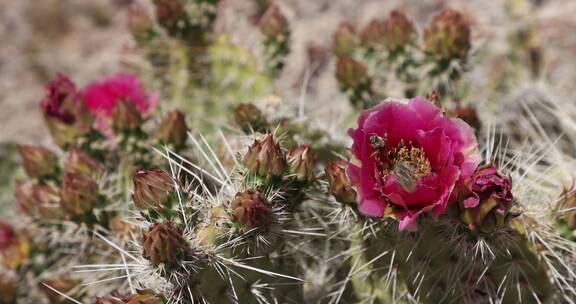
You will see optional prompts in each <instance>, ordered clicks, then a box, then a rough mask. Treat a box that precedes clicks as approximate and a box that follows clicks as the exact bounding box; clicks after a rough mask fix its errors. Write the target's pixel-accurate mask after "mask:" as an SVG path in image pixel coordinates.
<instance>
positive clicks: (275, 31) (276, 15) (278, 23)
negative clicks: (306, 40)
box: [258, 4, 288, 38]
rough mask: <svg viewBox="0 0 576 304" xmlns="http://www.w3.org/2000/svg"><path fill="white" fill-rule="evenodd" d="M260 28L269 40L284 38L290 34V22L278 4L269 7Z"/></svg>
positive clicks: (261, 20) (259, 24)
mask: <svg viewBox="0 0 576 304" xmlns="http://www.w3.org/2000/svg"><path fill="white" fill-rule="evenodd" d="M258 26H259V27H260V31H261V32H262V34H264V36H266V37H268V38H272V37H279V36H283V35H285V34H286V33H287V32H288V21H287V20H286V18H285V17H284V15H282V12H281V11H280V7H279V6H278V5H276V4H272V5H270V7H268V9H267V10H266V12H265V13H264V15H263V16H262V18H261V19H260V22H259V23H258Z"/></svg>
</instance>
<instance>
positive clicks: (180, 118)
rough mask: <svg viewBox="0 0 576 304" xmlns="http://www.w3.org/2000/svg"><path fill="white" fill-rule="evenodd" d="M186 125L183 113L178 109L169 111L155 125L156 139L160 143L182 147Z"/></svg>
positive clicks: (176, 147)
mask: <svg viewBox="0 0 576 304" xmlns="http://www.w3.org/2000/svg"><path fill="white" fill-rule="evenodd" d="M187 132H188V127H187V126H186V119H185V118H184V114H182V112H180V111H172V112H169V113H168V114H166V115H165V116H164V118H162V121H160V123H159V124H158V126H157V130H156V139H157V140H158V141H160V143H162V144H167V145H172V147H173V148H175V149H182V148H183V147H184V146H185V144H186V137H187Z"/></svg>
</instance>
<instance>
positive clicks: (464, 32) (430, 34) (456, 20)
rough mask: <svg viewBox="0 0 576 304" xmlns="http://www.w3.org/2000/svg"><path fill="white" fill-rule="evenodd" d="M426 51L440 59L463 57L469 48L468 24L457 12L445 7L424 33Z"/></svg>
mask: <svg viewBox="0 0 576 304" xmlns="http://www.w3.org/2000/svg"><path fill="white" fill-rule="evenodd" d="M424 47H425V49H426V51H427V52H429V53H431V54H433V55H434V56H436V57H438V58H441V59H463V58H465V57H466V56H467V55H468V51H469V50H470V25H469V24H468V21H466V19H465V18H464V16H463V15H462V14H460V13H459V12H457V11H455V10H452V9H446V10H444V11H442V12H441V13H440V14H439V15H437V16H436V17H434V19H433V20H432V23H430V25H429V26H428V28H427V29H426V31H425V33H424Z"/></svg>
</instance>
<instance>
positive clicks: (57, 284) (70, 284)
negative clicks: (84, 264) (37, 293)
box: [40, 278, 80, 304]
mask: <svg viewBox="0 0 576 304" xmlns="http://www.w3.org/2000/svg"><path fill="white" fill-rule="evenodd" d="M79 284H80V282H79V281H77V280H72V279H70V278H52V279H48V280H45V281H43V282H42V283H40V289H41V290H42V292H43V293H44V294H45V295H46V297H47V298H48V299H49V300H50V303H53V304H66V303H69V300H68V299H66V298H65V297H63V296H62V295H61V294H60V293H63V294H66V295H70V292H71V291H72V290H73V289H74V287H76V286H78V285H79ZM46 285H48V286H50V287H51V288H48V286H46ZM54 290H57V291H58V292H59V293H58V292H56V291H54Z"/></svg>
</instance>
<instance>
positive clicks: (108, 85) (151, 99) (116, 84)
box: [82, 73, 158, 134]
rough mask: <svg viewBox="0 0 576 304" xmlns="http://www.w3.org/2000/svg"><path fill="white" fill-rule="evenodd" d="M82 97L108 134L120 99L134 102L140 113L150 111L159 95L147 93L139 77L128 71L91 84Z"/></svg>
mask: <svg viewBox="0 0 576 304" xmlns="http://www.w3.org/2000/svg"><path fill="white" fill-rule="evenodd" d="M82 98H83V99H84V103H85V104H86V106H87V107H88V108H89V109H90V111H92V112H93V113H94V114H95V115H96V116H97V119H98V127H99V128H100V129H101V130H102V131H103V132H105V133H107V134H109V133H110V132H109V125H108V121H109V120H110V118H111V117H112V116H113V114H114V108H116V105H117V104H118V103H119V102H120V101H125V102H127V103H130V104H133V105H134V106H135V108H136V109H137V110H138V112H139V113H145V112H147V111H149V110H150V109H152V108H153V107H154V106H155V105H156V103H157V102H158V98H157V96H155V95H152V96H151V95H148V94H146V91H145V90H144V88H143V86H142V84H141V83H140V80H139V79H138V77H136V76H134V75H132V74H126V73H119V74H116V75H113V76H111V77H109V78H106V79H103V80H100V81H96V82H93V83H91V84H89V85H88V86H87V87H86V88H84V90H82ZM131 123H132V122H131Z"/></svg>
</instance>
